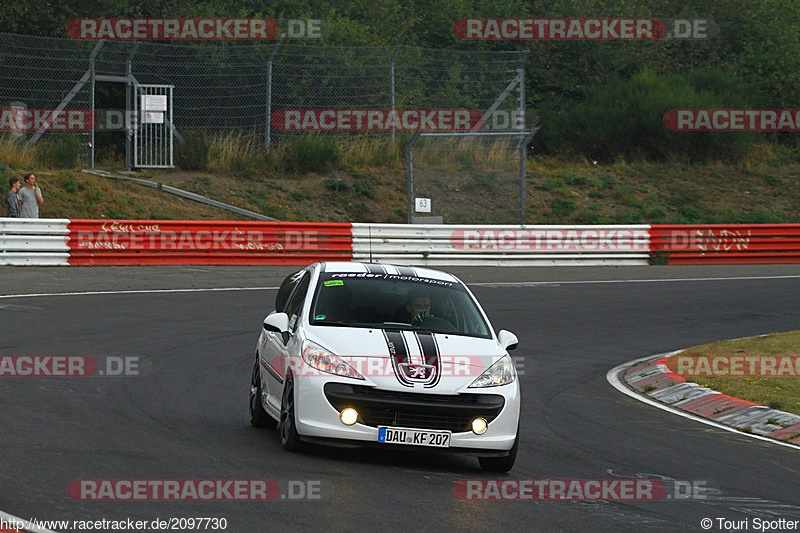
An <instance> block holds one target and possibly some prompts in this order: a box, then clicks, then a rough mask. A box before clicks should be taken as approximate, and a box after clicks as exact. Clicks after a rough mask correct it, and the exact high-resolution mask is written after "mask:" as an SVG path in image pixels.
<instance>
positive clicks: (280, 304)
mask: <svg viewBox="0 0 800 533" xmlns="http://www.w3.org/2000/svg"><path fill="white" fill-rule="evenodd" d="M302 276H303V271H302V270H299V271H297V272H295V273H293V274H289V275H288V276H286V279H284V280H283V283H281V287H280V288H279V289H278V294H277V295H276V296H275V311H277V312H278V313H280V312H282V311H283V310H284V309H286V302H287V301H288V300H289V296H290V295H291V294H292V290H294V288H295V287H297V284H298V283H299V282H300V278H301V277H302Z"/></svg>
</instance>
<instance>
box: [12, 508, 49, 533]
mask: <svg viewBox="0 0 800 533" xmlns="http://www.w3.org/2000/svg"><path fill="white" fill-rule="evenodd" d="M0 518H1V519H3V520H4V521H5V522H6V523H8V522H12V521H13V522H17V523H22V524H25V527H23V528H22V529H23V530H24V531H30V533H56V532H55V531H51V530H49V529H44V528H42V527H36V526H34V525H33V524H31V523H30V522H29V521H27V520H23V519H22V518H17V517H16V516H14V515H13V514H8V513H4V512H3V511H0Z"/></svg>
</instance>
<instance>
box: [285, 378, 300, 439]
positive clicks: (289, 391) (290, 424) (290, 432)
mask: <svg viewBox="0 0 800 533" xmlns="http://www.w3.org/2000/svg"><path fill="white" fill-rule="evenodd" d="M302 444H303V443H302V441H301V440H300V435H299V434H298V433H297V425H296V424H295V403H294V379H293V377H292V375H291V374H289V375H288V376H286V381H285V382H284V384H283V397H282V399H281V445H282V446H283V448H284V449H285V450H287V451H290V452H297V451H300V450H301V448H302Z"/></svg>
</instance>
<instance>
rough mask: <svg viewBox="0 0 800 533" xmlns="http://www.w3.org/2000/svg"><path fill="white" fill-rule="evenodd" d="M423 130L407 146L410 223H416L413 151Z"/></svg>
mask: <svg viewBox="0 0 800 533" xmlns="http://www.w3.org/2000/svg"><path fill="white" fill-rule="evenodd" d="M421 134H422V130H417V131H415V132H414V135H412V136H411V140H409V141H408V144H407V145H406V194H407V195H408V223H409V224H413V223H414V159H413V149H414V145H415V144H416V143H417V139H419V136H420V135H421Z"/></svg>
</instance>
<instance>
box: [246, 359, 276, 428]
mask: <svg viewBox="0 0 800 533" xmlns="http://www.w3.org/2000/svg"><path fill="white" fill-rule="evenodd" d="M261 392H262V391H261V371H260V369H259V368H258V356H256V364H255V366H254V367H253V376H252V377H251V378H250V424H251V425H253V426H254V427H257V428H267V429H275V428H276V427H278V421H277V420H275V419H274V418H272V417H271V416H269V415H268V414H267V412H266V411H265V410H264V406H263V405H262V404H261Z"/></svg>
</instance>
